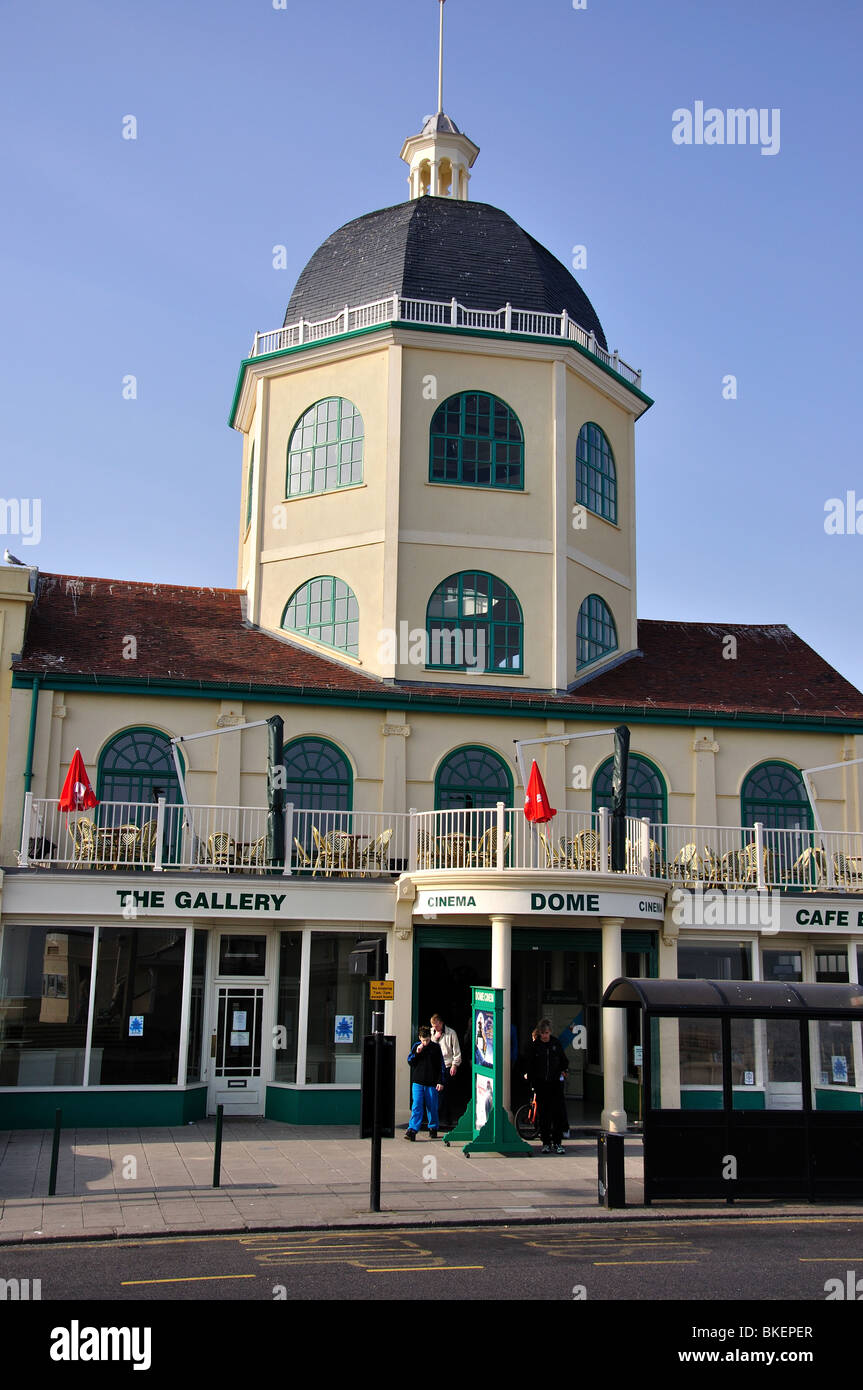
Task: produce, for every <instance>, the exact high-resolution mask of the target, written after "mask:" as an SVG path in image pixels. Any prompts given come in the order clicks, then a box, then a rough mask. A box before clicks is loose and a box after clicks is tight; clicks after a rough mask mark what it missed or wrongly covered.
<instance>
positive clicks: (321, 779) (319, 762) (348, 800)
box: [283, 738, 354, 811]
mask: <svg viewBox="0 0 863 1390" xmlns="http://www.w3.org/2000/svg"><path fill="white" fill-rule="evenodd" d="M283 758H284V763H285V802H286V804H287V803H288V802H292V803H293V805H294V807H295V808H296V809H297V810H298V811H350V810H352V808H353V798H354V778H353V772H352V771H351V765H350V762H349V761H348V759H347V757H346V755H345V754H344V753H343V752H342V750H341V749H340V748H338V747H337V746H336V744H334V743H330V741H329V740H328V739H325V738H295V739H292V740H291V741H290V743H288V744H286V745H285V749H284V753H283Z"/></svg>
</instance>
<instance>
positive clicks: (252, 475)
mask: <svg viewBox="0 0 863 1390" xmlns="http://www.w3.org/2000/svg"><path fill="white" fill-rule="evenodd" d="M254 481H255V441H254V439H253V440H252V452H251V454H250V455H249V476H248V478H247V479H246V530H247V531H248V529H249V527H250V526H251V524H252V485H253V483H254Z"/></svg>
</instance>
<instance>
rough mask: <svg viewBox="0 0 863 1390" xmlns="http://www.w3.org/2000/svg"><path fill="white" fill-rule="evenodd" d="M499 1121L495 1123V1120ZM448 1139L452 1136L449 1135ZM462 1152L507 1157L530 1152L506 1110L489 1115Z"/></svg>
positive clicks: (521, 1155) (519, 1155) (531, 1150)
mask: <svg viewBox="0 0 863 1390" xmlns="http://www.w3.org/2000/svg"><path fill="white" fill-rule="evenodd" d="M498 1119H499V1121H500V1123H499V1124H496V1120H498ZM495 1129H497V1138H495ZM449 1137H450V1139H451V1138H452V1136H451V1135H450V1136H449ZM462 1153H463V1154H504V1155H505V1156H509V1157H518V1158H524V1156H525V1154H532V1153H533V1149H532V1148H531V1147H530V1144H528V1143H526V1142H525V1141H524V1139H522V1137H521V1135H520V1134H519V1133H518V1131H517V1130H516V1128H515V1126H514V1125H513V1123H512V1121H511V1120H510V1119H509V1116H508V1115H507V1113H506V1111H502V1112H501V1114H500V1116H499V1117H497V1116H495V1115H490V1116H489V1118H488V1119H487V1120H486V1122H485V1124H484V1125H483V1127H482V1129H481V1130H480V1132H479V1134H478V1135H477V1136H476V1138H475V1139H471V1141H470V1142H469V1143H468V1144H465V1145H464V1148H463V1149H462Z"/></svg>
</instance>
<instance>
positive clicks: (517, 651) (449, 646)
mask: <svg viewBox="0 0 863 1390" xmlns="http://www.w3.org/2000/svg"><path fill="white" fill-rule="evenodd" d="M522 630H523V623H522V617H521V605H520V604H519V601H518V599H517V598H516V596H515V594H514V593H513V591H512V589H510V587H509V585H507V584H504V582H503V580H501V579H496V578H495V576H494V575H493V574H482V573H479V572H477V571H474V570H471V571H467V572H465V573H463V574H451V575H450V576H449V578H448V579H445V580H444V581H443V583H442V584H438V586H437V588H436V589H435V591H434V593H433V594H432V596H431V598H430V599H429V603H428V608H427V609H426V633H427V638H428V665H429V666H437V667H452V668H454V669H456V670H466V669H470V668H474V669H478V670H480V671H521V669H522V665H523V662H522Z"/></svg>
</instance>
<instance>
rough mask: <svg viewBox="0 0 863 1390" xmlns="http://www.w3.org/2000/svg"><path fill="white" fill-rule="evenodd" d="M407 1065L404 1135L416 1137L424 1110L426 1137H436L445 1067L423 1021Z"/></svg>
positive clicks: (407, 1137) (406, 1137)
mask: <svg viewBox="0 0 863 1390" xmlns="http://www.w3.org/2000/svg"><path fill="white" fill-rule="evenodd" d="M408 1066H409V1067H410V1069H411V1101H412V1109H411V1118H410V1123H409V1125H408V1127H407V1129H406V1130H405V1139H412V1140H415V1139H416V1137H417V1131H418V1130H419V1129H420V1128H421V1126H422V1122H423V1116H424V1114H425V1111H426V1110H428V1117H429V1139H436V1138H437V1127H438V1096H439V1094H440V1092H441V1091H442V1090H443V1083H444V1077H445V1075H446V1070H445V1068H444V1060H443V1053H442V1052H441V1049H440V1045H439V1044H438V1043H436V1042H432V1037H431V1029H430V1028H429V1027H428V1025H427V1024H423V1025H422V1027H421V1028H420V1030H419V1038H418V1039H417V1041H416V1042H415V1043H414V1045H413V1047H412V1048H411V1050H410V1054H409V1056H408Z"/></svg>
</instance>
